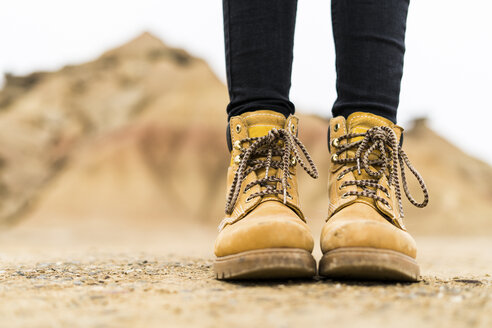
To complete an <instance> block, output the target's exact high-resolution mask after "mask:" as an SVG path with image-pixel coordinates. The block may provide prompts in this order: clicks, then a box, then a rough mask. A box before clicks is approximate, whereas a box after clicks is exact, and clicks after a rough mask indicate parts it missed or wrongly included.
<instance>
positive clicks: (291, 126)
mask: <svg viewBox="0 0 492 328" xmlns="http://www.w3.org/2000/svg"><path fill="white" fill-rule="evenodd" d="M290 132H292V133H296V127H295V126H294V124H292V123H291V124H290Z"/></svg>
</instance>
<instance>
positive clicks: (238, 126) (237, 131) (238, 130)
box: [236, 124, 241, 133]
mask: <svg viewBox="0 0 492 328" xmlns="http://www.w3.org/2000/svg"><path fill="white" fill-rule="evenodd" d="M239 132H241V125H240V124H238V125H236V133H239Z"/></svg>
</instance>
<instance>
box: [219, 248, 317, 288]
mask: <svg viewBox="0 0 492 328" xmlns="http://www.w3.org/2000/svg"><path fill="white" fill-rule="evenodd" d="M214 272H215V275H216V278H217V279H219V280H248V279H255V280H257V279H287V278H310V277H313V276H314V275H316V260H315V259H314V257H313V256H312V255H311V253H310V252H308V251H306V250H304V249H299V248H267V249H258V250H252V251H246V252H242V253H238V254H233V255H227V256H222V257H218V258H216V259H215V262H214Z"/></svg>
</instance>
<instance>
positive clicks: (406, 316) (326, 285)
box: [0, 226, 492, 327]
mask: <svg viewBox="0 0 492 328" xmlns="http://www.w3.org/2000/svg"><path fill="white" fill-rule="evenodd" d="M104 235H106V238H101V237H103V236H104ZM214 235H215V232H214V231H213V230H212V229H209V228H207V227H199V226H193V227H181V228H172V229H171V228H169V227H162V228H156V229H152V230H150V229H144V230H139V231H137V230H135V229H133V230H131V231H126V232H125V231H124V230H110V229H109V230H105V229H100V230H88V233H87V234H86V235H84V233H83V232H81V231H76V232H74V231H71V232H67V231H60V230H53V229H49V230H46V231H38V230H32V229H31V228H29V229H27V228H17V229H15V230H14V231H9V232H7V233H4V234H3V235H0V261H1V269H0V299H1V303H0V326H1V327H33V326H36V327H162V326H166V327H172V326H186V327H190V326H191V327H193V326H199V327H226V326H227V327H236V326H238V327H251V326H257V327H258V326H271V327H299V326H305V327H321V326H324V327H327V326H330V325H336V326H337V327H352V326H359V325H362V326H364V327H381V326H385V327H491V326H492V277H491V275H490V274H491V273H492V254H491V252H490V249H492V240H490V238H451V237H425V238H417V241H418V243H419V251H420V254H419V262H420V263H421V265H422V274H423V276H422V281H421V282H419V283H414V284H382V283H360V282H341V281H332V280H326V279H321V278H314V279H312V280H303V281H273V282H242V283H240V282H236V283H228V282H220V281H217V280H215V279H214V276H213V272H212V255H211V248H212V243H213V238H214ZM315 255H316V257H318V258H319V256H320V254H319V251H316V252H315Z"/></svg>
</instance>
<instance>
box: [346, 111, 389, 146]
mask: <svg viewBox="0 0 492 328" xmlns="http://www.w3.org/2000/svg"><path fill="white" fill-rule="evenodd" d="M375 126H389V127H393V126H394V124H393V122H391V121H390V120H388V119H386V118H384V117H381V116H377V115H374V114H371V113H363V112H356V113H352V114H350V115H349V117H348V118H347V131H348V133H365V132H366V131H367V130H369V129H370V128H373V127H375ZM361 139H362V137H357V138H353V140H351V141H358V140H361Z"/></svg>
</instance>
